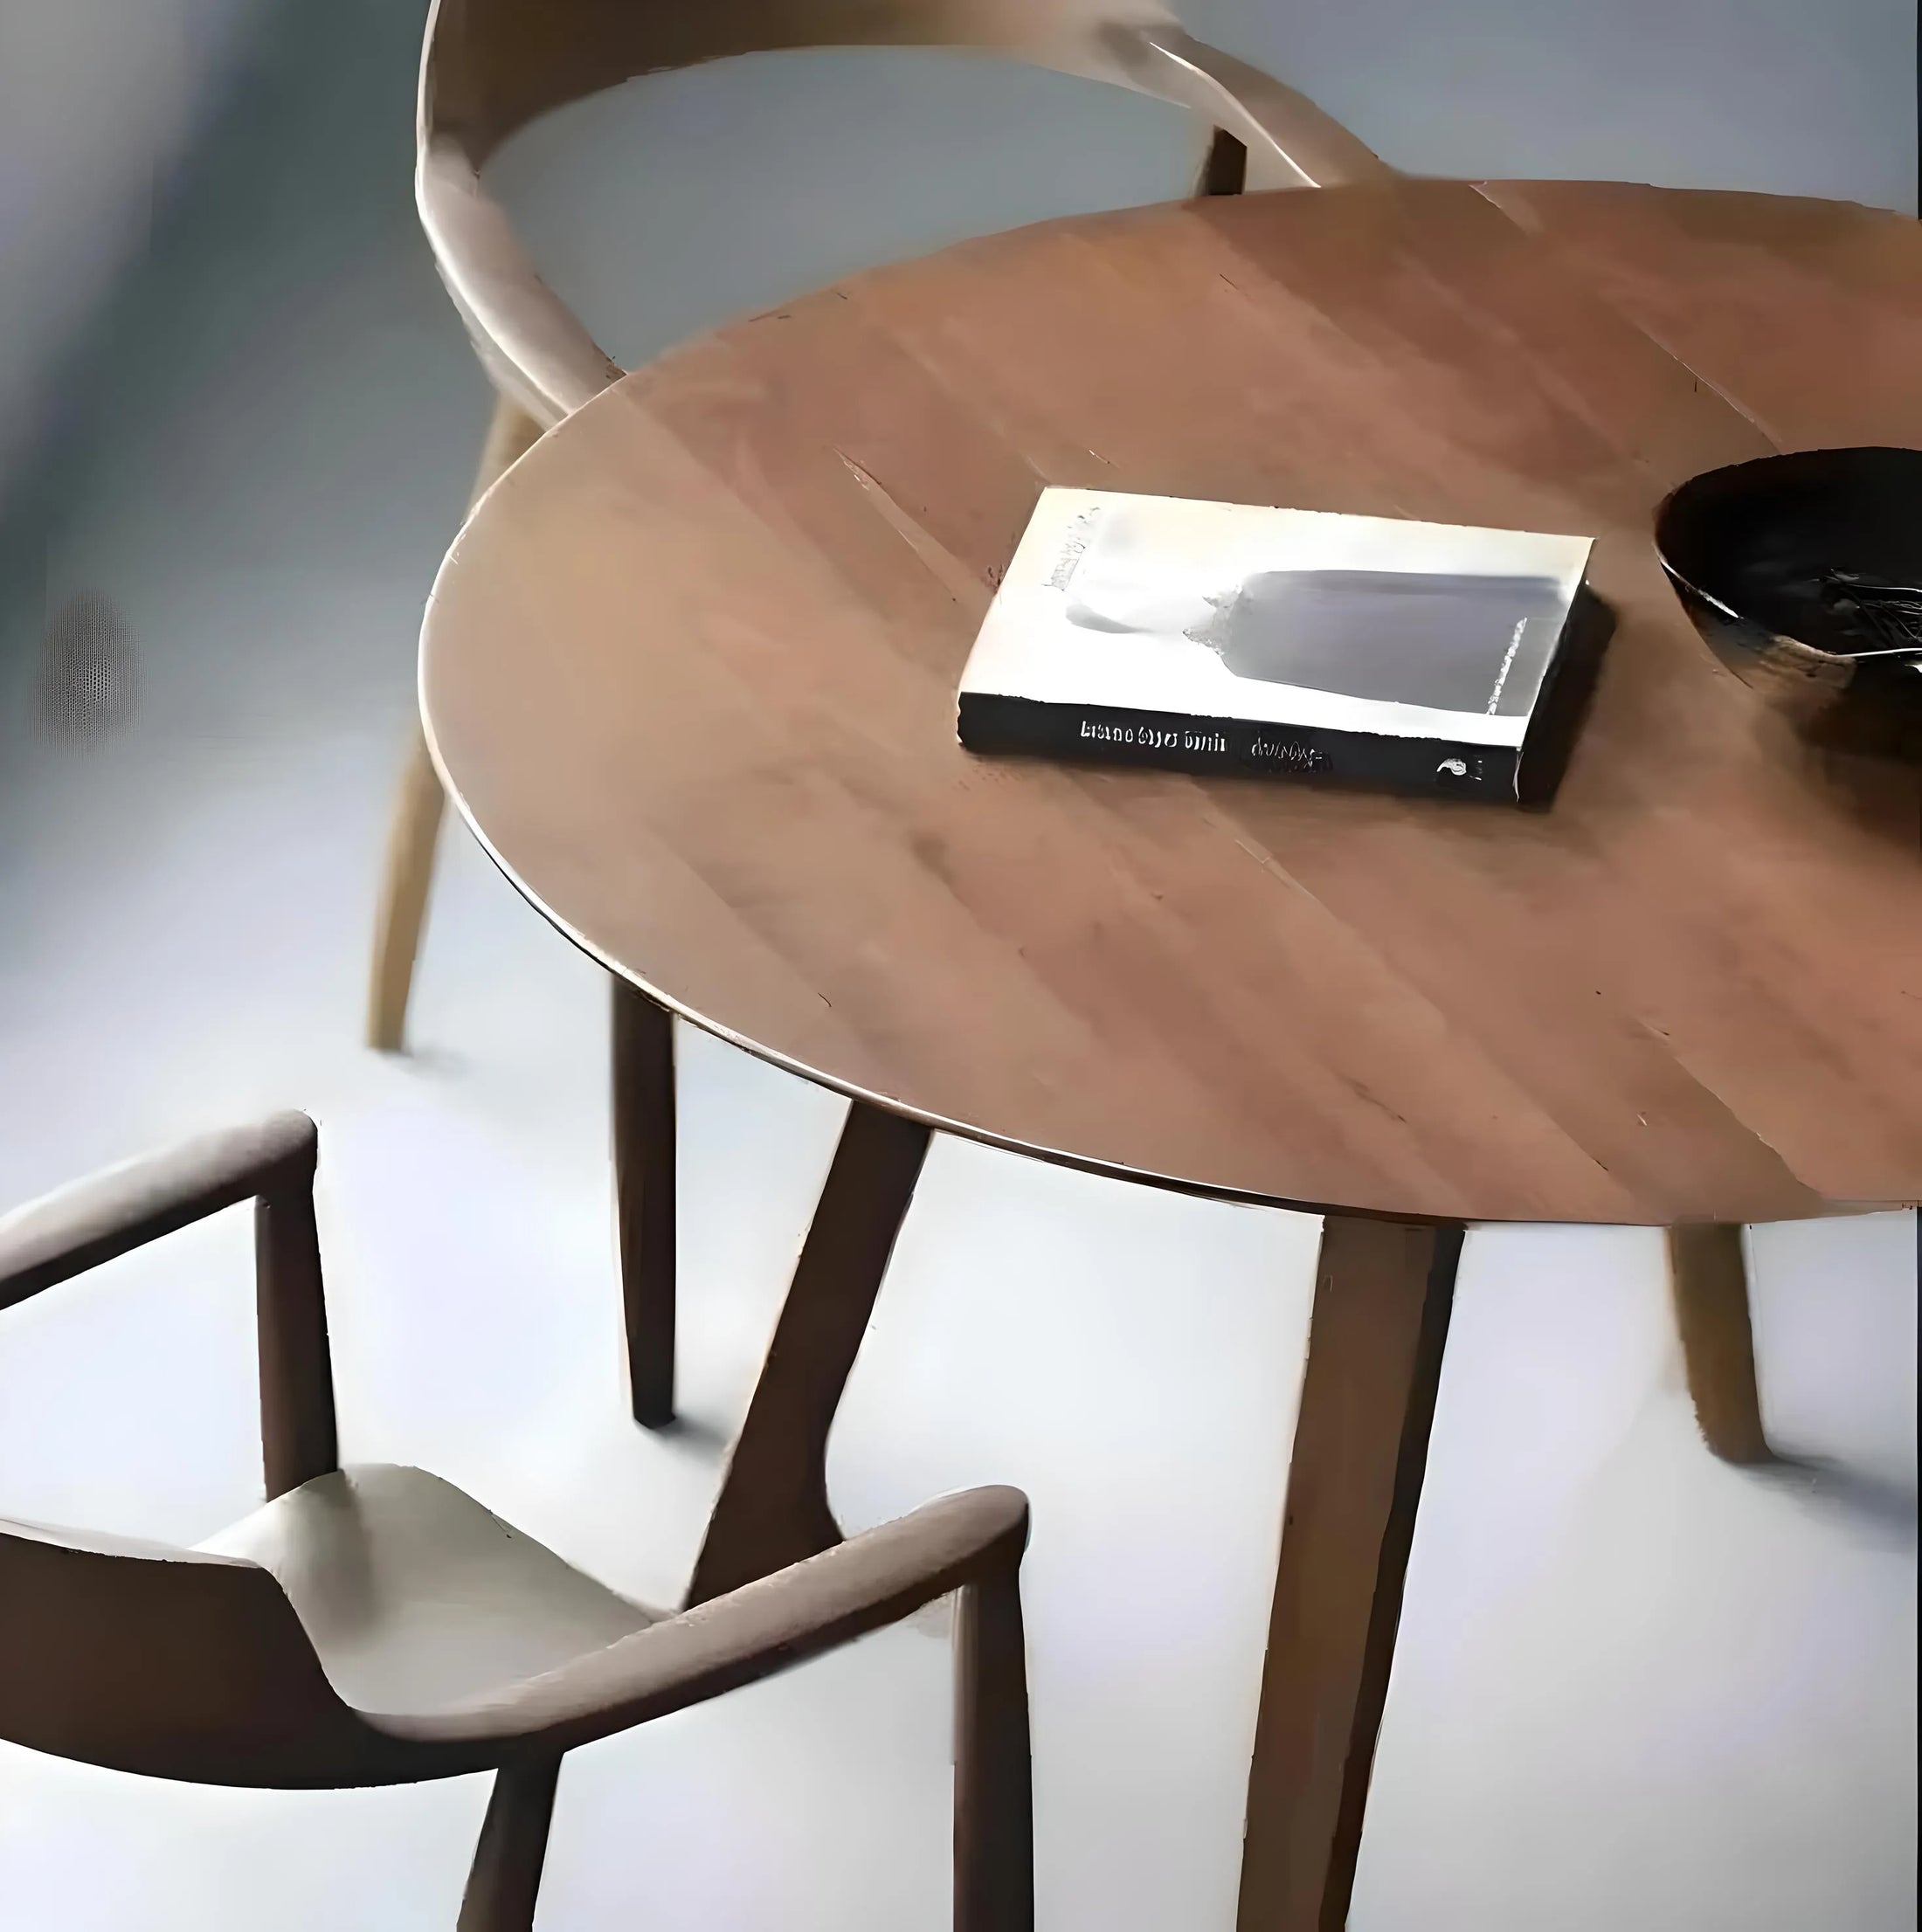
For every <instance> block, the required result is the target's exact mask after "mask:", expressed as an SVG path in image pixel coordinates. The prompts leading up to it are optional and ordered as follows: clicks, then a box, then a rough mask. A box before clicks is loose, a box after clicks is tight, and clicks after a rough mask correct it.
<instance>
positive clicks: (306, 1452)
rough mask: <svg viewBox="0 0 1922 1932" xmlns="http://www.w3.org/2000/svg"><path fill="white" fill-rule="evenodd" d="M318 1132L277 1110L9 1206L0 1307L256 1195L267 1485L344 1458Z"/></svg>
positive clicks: (2, 1238)
mask: <svg viewBox="0 0 1922 1932" xmlns="http://www.w3.org/2000/svg"><path fill="white" fill-rule="evenodd" d="M318 1151H319V1135H318V1133H317V1131H316V1129H315V1125H314V1123H313V1121H310V1120H309V1119H308V1117H307V1115H306V1114H273V1116H272V1117H271V1118H270V1119H267V1120H265V1121H259V1122H257V1123H256V1124H255V1125H253V1126H252V1127H239V1128H229V1129H228V1130H227V1131H226V1132H225V1133H221V1134H207V1135H202V1136H201V1137H200V1138H199V1139H198V1140H193V1141H188V1142H185V1143H184V1144H183V1145H182V1146H179V1147H176V1148H171V1149H169V1150H168V1151H167V1152H165V1153H163V1154H149V1155H148V1156H144V1157H143V1158H142V1159H140V1160H137V1161H128V1162H127V1163H125V1164H124V1165H122V1166H121V1167H115V1168H109V1169H108V1170H107V1171H106V1172H105V1173H104V1174H96V1175H94V1176H92V1177H91V1178H90V1179H88V1180H85V1181H77V1182H75V1183H73V1185H72V1186H71V1187H65V1188H61V1189H60V1190H59V1191H58V1192H56V1193H53V1194H49V1195H46V1196H45V1197H42V1198H41V1199H40V1200H38V1201H35V1202H31V1203H30V1204H28V1205H27V1206H25V1207H23V1208H17V1209H15V1210H14V1211H13V1212H12V1213H10V1214H7V1215H3V1216H0V1308H11V1307H12V1306H13V1305H14V1303H15V1302H17V1301H25V1300H26V1299H27V1298H28V1296H30V1295H33V1294H38V1293H39V1292H40V1290H41V1289H42V1288H50V1287H53V1286H54V1285H55V1283H57V1282H60V1281H65V1280H67V1279H68V1277H69V1276H72V1275H75V1274H80V1273H85V1272H86V1270H87V1269H88V1268H93V1267H98V1266H100V1263H101V1262H103V1261H111V1260H112V1259H114V1256H115V1255H117V1254H124V1253H126V1252H127V1251H128V1249H129V1248H137V1247H141V1246H142V1245H145V1244H146V1243H147V1242H149V1241H156V1240H158V1239H160V1237H161V1236H162V1235H163V1234H171V1233H173V1232H174V1231H175V1230H176V1228H183V1227H185V1226H187V1225H189V1224H190V1222H194V1221H200V1220H204V1219H205V1218H206V1217H207V1216H208V1215H210V1214H216V1213H218V1211H220V1210H221V1209H222V1208H226V1207H232V1206H233V1205H234V1204H236V1203H237V1202H239V1201H245V1200H250V1199H251V1200H253V1201H254V1202H255V1203H256V1205H255V1208H254V1276H255V1308H256V1315H257V1323H258V1328H259V1358H260V1446H261V1454H262V1459H263V1461H264V1463H265V1466H266V1488H267V1494H268V1495H269V1496H278V1495H280V1494H284V1493H285V1492H286V1491H287V1490H289V1489H293V1488H296V1487H299V1485H300V1484H301V1483H303V1482H306V1481H308V1480H309V1479H310V1478H311V1477H314V1476H320V1475H325V1474H326V1473H327V1472H328V1470H330V1469H332V1468H333V1467H334V1466H335V1462H336V1460H337V1444H336V1439H335V1422H334V1371H333V1366H332V1362H331V1357H330V1356H329V1353H328V1340H327V1308H326V1303H325V1301H324V1299H323V1296H322V1293H321V1255H320V1245H319V1242H318V1240H317V1239H316V1238H315V1229H314V1168H315V1160H316V1157H317V1155H318Z"/></svg>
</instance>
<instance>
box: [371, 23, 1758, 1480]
mask: <svg viewBox="0 0 1922 1932" xmlns="http://www.w3.org/2000/svg"><path fill="white" fill-rule="evenodd" d="M826 45H841V46H853V45H929V46H932V45H940V46H960V47H973V48H979V49H985V50H987V51H990V52H996V53H1000V54H1004V55H1006V56H1008V57H1010V58H1012V59H1018V60H1024V61H1028V62H1032V63H1034V64H1036V65H1039V66H1048V67H1054V68H1058V69H1060V70H1061V71H1062V72H1069V73H1077V74H1083V75H1088V76H1092V77H1094V78H1096V79H1103V80H1108V81H1111V82H1113V83H1115V84H1116V85H1117V86H1124V87H1131V88H1134V89H1136V90H1137V91H1139V92H1141V93H1148V94H1153V95H1156V96H1158V97H1159V98H1161V99H1163V100H1170V101H1173V102H1175V103H1177V104H1179V105H1180V106H1183V107H1188V108H1190V109H1192V110H1193V113H1194V114H1195V115H1196V116H1197V119H1198V122H1199V124H1200V127H1201V128H1204V129H1206V130H1207V141H1206V152H1205V155H1204V158H1203V160H1202V163H1201V168H1200V176H1199V181H1198V186H1199V188H1200V191H1201V192H1203V193H1210V194H1233V193H1238V192H1240V191H1241V190H1243V189H1244V188H1246V189H1264V188H1306V187H1324V186H1331V185H1334V184H1336V183H1348V182H1357V181H1365V180H1369V179H1372V178H1379V177H1381V176H1386V175H1389V174H1391V173H1392V172H1393V170H1392V169H1389V167H1388V166H1387V164H1386V162H1383V161H1382V160H1381V159H1380V158H1379V156H1378V155H1375V154H1374V153H1373V152H1372V150H1371V149H1370V148H1367V147H1365V145H1364V144H1363V143H1362V142H1361V141H1359V140H1358V139H1357V138H1356V137H1355V136H1354V135H1352V134H1350V133H1349V132H1348V130H1347V129H1346V128H1343V127H1342V126H1341V125H1340V123H1339V122H1338V121H1333V120H1331V118H1330V117H1329V116H1328V115H1327V114H1324V113H1323V112H1322V111H1321V109H1320V108H1318V107H1316V106H1315V105H1314V103H1313V102H1312V101H1310V100H1307V99H1306V98H1305V97H1304V96H1303V95H1302V94H1299V93H1296V92H1295V91H1294V90H1293V89H1291V88H1289V87H1286V86H1282V84H1281V83H1280V82H1279V81H1277V80H1275V79H1270V78H1269V76H1268V75H1267V74H1264V73H1262V72H1260V71H1259V70H1258V69H1256V68H1254V67H1251V66H1248V65H1247V64H1246V63H1245V62H1243V61H1240V60H1236V59H1233V58H1232V57H1231V56H1229V55H1227V54H1225V53H1222V52H1219V51H1218V50H1216V49H1214V48H1213V47H1209V46H1206V45H1203V44H1202V43H1201V42H1200V41H1198V40H1196V39H1195V38H1193V36H1191V35H1190V34H1188V33H1186V31H1183V29H1182V28H1181V27H1180V26H1179V24H1178V23H1177V22H1176V21H1175V20H1174V19H1173V18H1172V16H1169V15H1168V14H1166V13H1165V12H1164V11H1163V10H1161V9H1159V8H1158V6H1156V5H1154V4H1153V3H1152V0H1150V3H1148V4H1144V5H1143V6H1141V7H1137V8H1127V9H1123V8H1122V7H1121V6H1120V5H1119V3H1118V0H716V3H715V4H711V5H709V6H693V5H684V4H678V3H668V0H434V5H433V8H432V11H431V13H430V14H429V17H428V21H427V32H426V44H425V52H424V55H423V59H422V64H421V76H420V102H419V114H418V122H417V127H416V141H417V160H418V166H417V173H416V194H417V199H418V204H419V208H420V217H421V221H422V224H423V225H424V226H425V229H426V231H427V238H428V240H429V242H430V244H431V245H432V248H433V252H434V259H435V261H436V263H437V264H438V266H439V270H440V274H441V278H442V279H443V280H444V281H445V282H446V286H447V290H448V293H450V294H451V295H452V296H453V300H454V305H455V307H457V308H458V309H459V310H460V314H461V318H462V320H463V321H465V322H466V324H467V333H468V335H470V336H471V337H472V339H473V342H474V348H475V350H476V352H477V353H478V354H479V355H480V357H481V362H482V364H483V366H484V367H485V368H486V369H487V373H488V375H489V376H490V378H491V379H492V381H493V383H494V387H495V390H496V391H497V393H498V397H499V401H498V403H497V404H496V407H495V411H494V422H493V426H492V427H491V429H490V430H489V431H488V434H487V444H486V447H485V449H484V451H483V452H482V456H481V469H480V473H479V475H478V476H477V478H476V479H475V484H474V493H475V495H476V496H478V495H479V494H480V493H481V491H483V490H485V489H486V488H487V486H488V485H489V484H491V483H492V482H493V481H494V478H495V477H497V476H498V475H499V474H500V473H501V471H502V470H503V469H505V468H506V467H507V466H508V464H510V463H511V462H512V461H513V460H514V459H515V458H516V457H517V456H519V455H520V454H521V453H522V451H524V450H525V449H527V448H528V447H529V445H531V444H532V443H533V441H534V439H535V438H536V437H537V436H539V435H540V434H541V432H542V431H543V430H546V429H549V428H551V427H552V426H553V424H556V423H557V422H559V421H560V419H561V418H562V417H564V416H566V415H567V414H569V413H570V411H573V410H576V409H578V408H579V407H580V406H581V404H584V403H585V402H587V401H588V400H589V399H590V398H591V397H594V396H596V395H598V393H599V392H600V391H601V390H603V389H605V387H606V386H607V385H608V384H609V383H612V382H615V381H617V380H618V379H619V376H620V374H621V371H620V369H619V368H618V367H617V366H616V365H615V364H614V362H612V361H611V360H610V359H609V357H608V356H606V355H605V354H603V353H602V351H601V350H600V349H599V348H597V347H596V346H595V343H594V342H593V339H592V338H591V336H590V335H589V334H588V333H587V331H586V329H585V328H583V326H582V325H581V323H580V322H579V321H577V319H576V318H575V317H574V316H573V315H572V314H570V312H569V311H568V309H567V308H566V307H564V306H563V304H562V303H561V301H560V300H558V298H557V297H556V296H555V294H554V293H552V291H551V290H550V289H549V288H547V287H546V286H544V284H543V282H542V281H541V279H540V277H539V275H538V273H536V270H535V267H534V264H533V261H532V259H530V258H529V255H528V253H527V252H526V251H525V250H524V249H523V248H522V245H521V244H520V243H519V242H518V241H517V240H516V239H515V236H514V233H513V231H512V230H511V229H510V228H509V226H508V221H507V217H505V215H504V214H503V213H502V212H501V209H500V208H499V207H498V206H497V205H496V204H494V202H493V201H492V200H490V199H489V198H488V197H487V193H486V190H484V189H483V188H482V186H481V181H480V172H481V168H482V166H483V165H484V164H485V162H487V159H488V157H489V156H490V155H492V154H493V153H494V151H495V150H496V149H497V148H499V147H500V146H501V143H502V142H503V141H506V140H507V139H508V137H509V136H510V135H513V134H515V132H516V131H518V130H519V129H520V128H523V127H524V126H526V125H527V123H528V122H529V121H533V120H535V119H536V118H537V117H539V116H540V115H542V114H547V113H549V112H550V111H552V110H553V109H555V108H557V107H563V106H566V105H567V104H569V103H570V102H572V101H575V100H580V99H582V98H584V96H586V95H589V94H591V93H598V92H599V91H601V90H603V89H605V88H608V87H612V86H616V85H618V84H619V83H620V82H623V81H626V80H627V79H632V78H633V77H635V76H638V75H640V74H645V73H652V72H662V71H665V70H667V69H672V68H677V67H684V66H691V65H693V64H695V62H699V61H705V60H712V59H720V58H722V57H723V56H726V55H729V54H737V53H747V52H756V51H761V50H767V49H774V48H781V47H801V46H826ZM441 805H442V796H441V790H440V783H439V776H438V775H437V774H436V772H435V770H434V769H433V765H432V761H431V760H430V758H429V756H428V755H427V749H426V746H425V742H423V741H422V740H421V739H420V738H419V736H418V733H417V735H416V739H415V742H414V745H413V748H412V750H411V753H410V755H409V757H408V762H407V768H406V771H405V774H404V776H403V779H402V783H401V789H400V795H399V798H398V804H397V806H396V810H395V815H394V821H393V829H392V834H391V843H390V847H389V853H388V859H387V871H386V878H385V882H384V887H383V889H382V895H381V902H380V916H379V922H378V926H377V936H376V940H375V948H374V969H373V989H372V995H371V1000H370V1013H369V1034H370V1038H371V1040H372V1042H373V1044H374V1045H376V1046H379V1047H384V1048H390V1049H391V1048H396V1047H398V1045H399V1044H400V1041H401V1036H402V1030H403V1026H404V1020H405V1014H406V1005H407V994H408V989H409V986H410V984H411V979H412V974H413V964H414V957H415V954H416V952H417V950H418V945H419V939H420V928H421V921H422V918H423V916H424V914H425V907H426V900H427V887H428V882H429V879H430V876H431V873H432V865H433V851H434V841H435V838H436V835H437V833H438V831H439V823H440V815H441ZM612 1057H613V1116H614V1130H613V1137H614V1162H615V1175H616V1180H615V1186H616V1194H617V1202H618V1218H619V1248H620V1259H621V1273H622V1281H623V1294H624V1298H625V1306H626V1321H627V1356H628V1372H629V1377H630V1385H631V1388H632V1391H633V1410H634V1415H635V1418H636V1419H637V1420H639V1421H640V1422H642V1423H644V1424H646V1425H650V1426H659V1425H661V1424H664V1423H666V1422H667V1421H668V1420H669V1419H670V1418H671V1417H672V1416H673V1413H674V1035H673V1030H672V1024H671V1020H670V1018H669V1016H668V1015H667V1013H666V1012H665V1011H663V1010H662V1009H660V1007H658V1006H656V1005H654V1004H653V1003H652V1002H650V1001H649V1000H648V999H646V997H645V996H644V995H642V994H641V993H640V992H639V991H638V990H636V989H634V988H633V987H632V986H631V985H629V984H627V983H626V982H625V981H622V980H619V979H616V980H615V982H614V1015H613V1056H612ZM1669 1263H1670V1282H1671V1286H1672V1288H1673V1294H1674V1300H1675V1306H1676V1312H1677V1321H1678V1325H1679V1328H1680V1331H1681V1335H1682V1340H1683V1355H1684V1358H1685V1361H1686V1364H1687V1370H1688V1378H1689V1386H1690V1392H1691V1394H1692V1395H1693V1397H1694V1399H1695V1404H1696V1413H1697V1418H1698V1419H1699V1421H1700V1423H1701V1426H1702V1432H1703V1435H1704V1439H1705V1440H1706V1441H1707V1443H1708V1445H1709V1446H1710V1447H1711V1449H1712V1450H1713V1451H1714V1452H1716V1453H1717V1454H1718V1455H1719V1456H1722V1457H1723V1458H1725V1459H1727V1460H1730V1461H1734V1462H1759V1461H1766V1460H1767V1459H1769V1454H1770V1452H1769V1449H1768V1445H1767V1442H1766V1438H1765V1436H1764V1434H1763V1432H1762V1425H1761V1416H1760V1404H1759V1398H1758V1396H1757V1390H1756V1380H1755V1364H1754V1355H1753V1344H1752V1341H1751V1335H1750V1325H1749V1308H1748V1294H1747V1286H1746V1275H1745V1273H1744V1268H1743V1258H1742V1246H1741V1230H1740V1229H1739V1228H1735V1227H1707V1228H1683V1229H1675V1230H1672V1231H1670V1238H1669Z"/></svg>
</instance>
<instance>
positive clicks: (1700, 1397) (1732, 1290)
mask: <svg viewBox="0 0 1922 1932" xmlns="http://www.w3.org/2000/svg"><path fill="white" fill-rule="evenodd" d="M1668 1242H1669V1287H1670V1293H1671V1294H1672V1296H1673V1298H1674V1302H1675V1319H1676V1326H1677V1328H1678V1329H1679V1330H1680V1332H1681V1336H1682V1360H1683V1366H1684V1368H1685V1369H1686V1370H1687V1374H1688V1380H1689V1394H1690V1397H1693V1399H1694V1402H1695V1419H1696V1422H1697V1425H1699V1427H1700V1429H1701V1431H1702V1439H1703V1440H1704V1442H1706V1443H1707V1444H1708V1446H1709V1447H1710V1448H1711V1450H1713V1451H1714V1452H1715V1453H1716V1454H1717V1455H1718V1456H1719V1457H1721V1458H1722V1459H1723V1460H1724V1461H1725V1462H1738V1463H1762V1462H1771V1461H1773V1459H1774V1453H1773V1451H1772V1450H1771V1449H1770V1448H1769V1446H1768V1439H1767V1437H1766V1435H1764V1434H1763V1432H1762V1404H1761V1395H1760V1390H1759V1389H1758V1388H1757V1386H1756V1381H1755V1338H1754V1333H1753V1328H1752V1327H1751V1325H1750V1321H1749V1311H1748V1270H1747V1267H1746V1264H1745V1263H1744V1260H1743V1258H1742V1231H1741V1229H1740V1228H1739V1226H1735V1225H1730V1224H1728V1223H1725V1222H1711V1223H1707V1224H1704V1225H1696V1226H1689V1227H1674V1228H1670V1230H1669V1231H1668Z"/></svg>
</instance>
